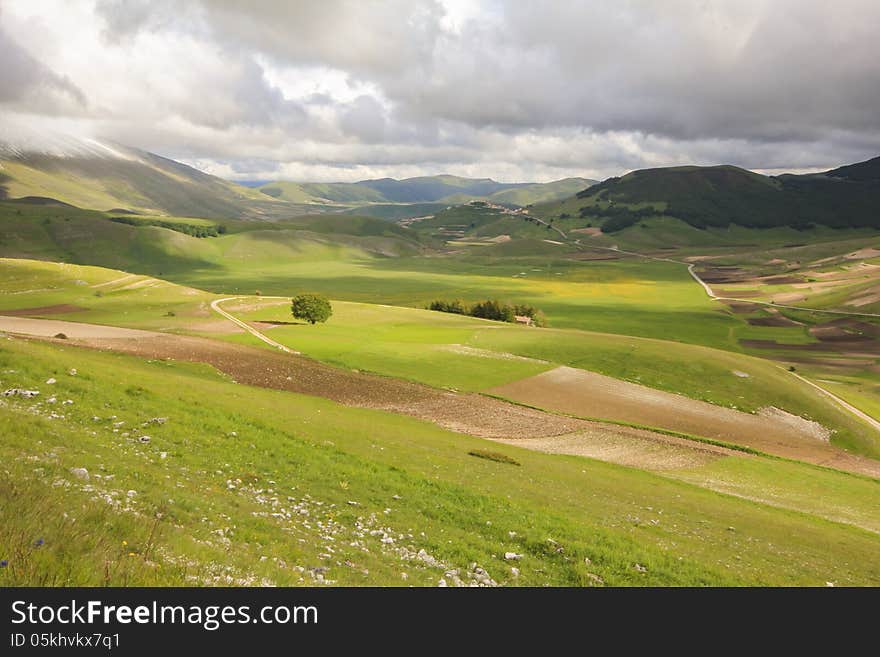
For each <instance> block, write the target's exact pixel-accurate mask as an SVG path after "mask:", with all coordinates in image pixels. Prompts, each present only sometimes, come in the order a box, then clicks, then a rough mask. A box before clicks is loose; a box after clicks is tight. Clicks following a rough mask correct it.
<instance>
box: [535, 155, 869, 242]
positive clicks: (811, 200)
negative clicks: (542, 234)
mask: <svg viewBox="0 0 880 657" xmlns="http://www.w3.org/2000/svg"><path fill="white" fill-rule="evenodd" d="M878 172H880V157H878V158H874V159H872V160H868V161H866V162H861V163H858V164H852V165H848V166H844V167H840V168H838V169H834V170H832V171H826V172H824V173H818V174H808V175H794V174H783V175H780V176H763V175H760V174H757V173H753V172H751V171H747V170H745V169H740V168H738V167H734V166H727V165H725V166H714V167H697V166H686V167H670V168H660V169H643V170H639V171H633V172H632V173H628V174H626V175H625V176H623V177H620V178H617V177H614V178H608V179H607V180H605V181H603V182H601V183H599V184H597V185H594V186H592V187H589V188H587V189H585V190H583V191H581V192H579V193H578V194H576V196H575V197H574V198H573V199H568V200H566V201H563V202H559V203H556V204H547V205H544V206H543V207H541V208H539V209H538V210H537V212H536V213H537V214H539V216H544V217H554V216H555V217H557V218H559V217H562V218H567V217H563V215H567V216H573V215H575V214H577V216H579V217H581V218H584V219H592V220H594V223H595V224H596V225H601V226H602V229H603V231H604V232H616V231H618V230H622V229H623V228H626V227H628V226H632V225H634V224H636V223H638V222H639V221H640V220H642V219H650V218H652V217H660V216H666V217H674V218H677V219H680V220H682V221H685V222H686V223H688V224H690V225H691V226H694V227H696V228H700V229H704V228H708V227H727V226H729V225H731V224H736V225H739V226H745V227H749V228H775V227H792V228H796V229H799V230H802V229H806V228H809V227H810V226H814V225H822V226H829V227H832V228H848V227H856V228H858V227H877V226H878V225H880V219H878V217H880V173H878Z"/></svg>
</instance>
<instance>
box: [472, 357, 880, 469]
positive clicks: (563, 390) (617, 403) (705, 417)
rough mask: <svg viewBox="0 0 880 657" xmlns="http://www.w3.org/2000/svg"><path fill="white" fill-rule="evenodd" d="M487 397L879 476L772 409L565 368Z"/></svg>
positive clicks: (818, 430) (817, 429) (869, 463)
mask: <svg viewBox="0 0 880 657" xmlns="http://www.w3.org/2000/svg"><path fill="white" fill-rule="evenodd" d="M731 376H734V374H733V373H731ZM489 392H491V393H492V394H496V395H499V396H501V397H504V398H506V399H512V400H514V401H517V402H520V403H524V404H528V405H530V406H536V407H539V408H546V409H549V410H553V411H559V412H562V413H569V414H572V415H576V416H579V417H589V418H596V419H601V420H611V421H616V422H627V423H633V424H640V425H645V426H652V427H658V428H663V429H668V430H672V431H678V432H682V433H688V434H692V435H696V436H703V437H706V438H713V439H716V440H722V441H725V442H729V443H735V444H739V445H744V446H747V447H751V448H754V449H757V450H760V451H762V452H767V453H770V454H776V455H778V456H785V457H788V458H795V459H801V460H805V461H810V462H813V463H821V464H834V465H835V466H836V467H844V468H845V469H854V470H856V471H859V472H867V473H874V475H875V476H876V475H880V462H877V461H873V460H871V459H862V458H859V457H854V456H852V455H850V454H847V453H846V452H844V451H843V450H841V449H839V448H837V447H835V446H833V445H831V444H830V443H829V442H828V437H829V432H828V430H827V429H825V428H824V427H822V426H821V425H818V424H817V423H815V422H812V421H809V420H806V419H804V418H800V417H798V416H794V415H790V414H788V413H785V412H784V411H780V410H779V409H773V408H772V407H771V408H768V409H763V412H762V414H761V415H752V414H750V413H744V412H742V411H736V410H733V409H729V408H724V407H720V406H715V405H712V404H708V403H706V402H702V401H698V400H694V399H690V398H687V397H683V396H681V395H675V394H672V393H668V392H662V391H660V390H655V389H653V388H648V387H646V386H641V385H638V384H635V383H629V382H626V381H620V380H618V379H613V378H611V377H607V376H603V375H601V374H596V373H594V372H587V371H585V370H577V369H574V368H570V367H559V368H556V369H554V370H551V371H549V372H544V373H542V374H538V375H537V376H533V377H529V378H527V379H523V380H521V381H516V382H514V383H509V384H506V385H503V386H499V387H497V388H494V389H492V390H490V391H489Z"/></svg>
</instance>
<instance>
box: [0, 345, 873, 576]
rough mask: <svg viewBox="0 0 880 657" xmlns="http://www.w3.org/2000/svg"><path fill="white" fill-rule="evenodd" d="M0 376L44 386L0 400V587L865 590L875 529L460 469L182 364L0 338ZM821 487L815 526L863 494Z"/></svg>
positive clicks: (430, 446) (674, 488)
mask: <svg viewBox="0 0 880 657" xmlns="http://www.w3.org/2000/svg"><path fill="white" fill-rule="evenodd" d="M0 368H2V369H0V372H2V374H0V377H2V381H3V384H4V386H7V385H8V386H17V387H24V388H28V389H39V390H41V392H42V394H41V395H40V396H39V397H37V398H35V399H31V400H28V399H21V398H8V399H5V400H4V401H3V404H2V406H0V423H2V427H3V435H4V437H5V438H4V441H3V442H2V445H0V450H2V458H3V462H4V468H3V470H2V473H0V494H2V497H3V502H4V503H3V505H2V507H0V508H2V509H3V511H2V514H3V522H2V524H0V553H2V556H3V558H5V559H8V561H9V565H8V567H7V568H5V569H3V570H2V571H0V578H2V583H3V585H15V584H35V583H39V584H47V585H62V584H64V585H70V584H126V585H139V584H162V585H164V584H200V583H220V584H243V583H255V584H259V583H264V584H266V583H276V584H292V585H296V584H314V583H316V582H319V581H324V582H333V583H337V584H378V585H395V584H400V585H405V584H437V582H438V581H439V580H440V579H441V578H445V579H447V580H450V583H451V580H452V579H453V576H452V575H446V574H445V573H446V572H447V571H448V570H451V569H458V570H459V573H460V575H459V576H460V577H461V579H463V580H465V581H469V580H468V577H467V575H466V573H467V571H468V570H469V569H470V564H473V563H476V564H478V565H479V566H480V567H482V568H484V569H485V570H486V571H488V573H489V576H490V577H491V578H492V579H494V580H495V581H496V582H498V583H501V584H525V585H541V584H573V585H596V584H600V583H605V584H609V585H631V584H639V585H651V584H655V585H656V584H662V585H701V584H789V585H792V584H806V585H824V584H825V583H826V582H833V583H835V584H838V585H841V584H876V583H877V582H878V581H880V559H878V554H880V550H878V549H877V548H878V540H880V539H878V537H877V535H876V534H874V533H871V532H868V531H865V530H861V529H858V528H856V527H853V526H851V525H847V524H842V523H839V522H830V521H828V520H825V519H823V518H819V517H817V515H814V514H813V513H810V512H806V511H790V510H784V509H780V508H774V507H771V506H767V505H765V504H761V503H756V502H753V501H749V500H744V499H740V498H737V497H731V496H727V495H722V494H718V493H715V492H712V491H709V490H705V489H703V488H700V487H695V486H693V485H690V484H688V483H679V482H676V481H673V480H671V479H669V478H668V477H667V476H662V475H654V474H648V473H645V472H641V471H636V470H631V469H627V468H623V467H617V466H612V465H608V464H604V463H600V462H595V461H591V460H588V459H583V458H577V457H559V456H548V455H542V454H538V453H533V452H528V451H524V450H520V449H516V448H514V447H507V446H500V445H497V444H493V445H492V446H491V449H492V450H494V451H497V452H500V453H503V454H506V455H507V456H508V457H510V458H512V459H513V460H515V461H517V462H518V463H520V465H519V466H516V465H511V464H508V463H500V462H496V461H491V460H487V459H483V458H474V457H473V456H471V455H470V454H469V452H471V451H479V450H485V449H486V448H485V447H484V445H486V444H487V443H485V442H484V441H481V440H478V439H473V438H469V437H467V436H463V435H460V434H452V433H449V432H446V431H443V430H440V429H437V428H435V427H433V426H430V425H427V424H424V423H422V422H418V421H416V420H412V419H408V418H403V417H399V416H394V415H389V414H386V413H380V412H374V411H365V410H357V409H351V408H344V407H340V406H337V405H335V404H333V403H331V402H327V401H324V400H320V399H315V398H308V397H302V396H297V395H293V394H290V393H283V392H275V391H267V390H261V389H253V388H248V387H245V386H240V385H236V384H233V383H230V382H228V381H226V380H224V379H223V378H222V377H219V376H218V375H216V374H215V373H214V372H213V371H211V370H208V369H207V368H204V367H202V366H194V365H187V364H177V363H167V362H144V361H140V360H137V359H133V358H130V357H123V356H119V355H111V354H105V353H96V352H91V351H84V350H80V349H76V348H72V347H66V348H61V347H58V346H50V345H46V344H38V343H31V342H26V341H20V340H4V341H3V342H2V343H0ZM71 368H76V374H75V375H71V373H70V372H71ZM49 377H52V378H56V379H57V383H54V384H51V385H49V384H46V383H45V381H47V380H48V379H49ZM50 395H51V396H52V397H55V398H57V400H58V401H57V403H56V404H51V403H49V401H48V400H49V396H50ZM67 399H69V400H70V401H71V402H72V403H70V404H65V405H62V404H61V400H67ZM205 399H211V402H212V403H211V405H210V406H205V405H204V403H203V402H204V400H205ZM53 414H54V416H53ZM153 418H166V420H165V421H164V422H161V421H158V420H153V421H152V422H151V419H153ZM119 423H123V424H119ZM145 423H146V424H145ZM377 427H381V429H380V430H378V431H377ZM144 435H149V436H150V438H149V442H147V441H144V440H142V439H141V437H142V436H144ZM35 437H36V439H35ZM722 463H723V461H722ZM742 467H746V468H748V467H749V466H748V465H743V466H742ZM764 467H766V468H769V470H766V471H764V472H760V471H759V472H758V473H757V474H755V475H754V477H755V478H756V479H758V480H760V479H761V477H767V476H769V477H775V476H774V472H776V471H775V470H774V468H775V467H776V464H775V463H774V462H772V461H768V462H766V463H764ZM74 468H86V469H87V470H88V473H89V479H88V480H87V481H86V480H85V479H83V478H80V476H79V475H77V474H76V473H74V472H72V469H74ZM813 470H814V469H812V468H811V469H808V470H806V471H802V472H800V473H792V472H790V471H789V472H788V473H787V474H786V476H785V477H775V478H776V479H778V481H777V485H778V486H779V487H781V488H789V487H790V488H791V490H789V491H788V492H785V493H781V494H780V497H783V498H787V502H786V503H788V504H792V505H795V506H797V500H798V499H799V495H801V494H802V493H803V486H804V485H806V484H805V477H806V475H807V474H808V473H809V472H813ZM722 472H723V470H722ZM695 476H696V475H695ZM713 476H714V477H715V478H716V479H718V478H719V477H720V476H721V475H720V474H718V473H713ZM828 477H830V478H831V480H832V483H834V482H837V484H836V485H838V487H839V490H838V492H837V493H836V495H839V496H840V498H838V497H835V498H834V499H829V500H825V501H824V502H823V501H819V502H817V501H815V500H813V501H810V502H809V505H812V507H813V512H816V506H817V505H819V506H822V505H823V504H824V505H826V506H828V505H831V506H834V505H836V504H837V503H838V499H846V498H847V497H848V496H850V495H856V496H857V495H860V494H863V493H864V491H863V488H864V487H866V486H874V485H875V484H874V483H871V482H863V480H861V479H858V478H852V477H850V476H848V475H842V474H837V473H830V474H828ZM835 478H840V479H835ZM792 482H795V483H792ZM841 482H842V483H841ZM748 485H752V486H756V487H757V486H758V484H754V483H753V484H748ZM748 485H746V489H747V487H748ZM21 505H27V507H28V509H29V510H30V511H31V512H29V513H24V514H23V513H17V512H14V511H13V510H14V509H16V507H18V506H21ZM809 505H807V506H809ZM34 511H38V512H34ZM827 512H828V510H827V508H826V509H820V510H818V513H819V514H821V515H824V514H825V513H827ZM853 513H855V514H857V515H865V514H867V515H868V516H871V515H872V513H873V510H871V509H868V510H867V511H866V510H865V509H864V508H861V509H860V508H859V507H858V506H855V507H854V511H853ZM849 520H850V521H851V520H852V518H850V519H849ZM870 522H873V520H871V521H870ZM389 539H390V540H389ZM420 550H425V552H424V553H421V552H420ZM507 551H511V552H516V553H518V554H522V555H523V556H522V559H521V560H519V561H516V562H515V565H516V567H517V568H518V570H519V576H515V575H514V573H513V571H512V570H511V562H510V561H505V559H504V558H503V555H504V553H505V552H507ZM404 573H405V574H406V579H404V577H403V574H404ZM319 575H320V578H319Z"/></svg>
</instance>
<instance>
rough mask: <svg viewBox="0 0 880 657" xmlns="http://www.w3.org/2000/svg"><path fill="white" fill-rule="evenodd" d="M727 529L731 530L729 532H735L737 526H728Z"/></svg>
mask: <svg viewBox="0 0 880 657" xmlns="http://www.w3.org/2000/svg"><path fill="white" fill-rule="evenodd" d="M727 531H729V532H735V531H736V527H728V528H727Z"/></svg>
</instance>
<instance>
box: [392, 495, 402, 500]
mask: <svg viewBox="0 0 880 657" xmlns="http://www.w3.org/2000/svg"><path fill="white" fill-rule="evenodd" d="M391 499H392V500H399V499H403V498H401V497H400V495H392V496H391Z"/></svg>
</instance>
